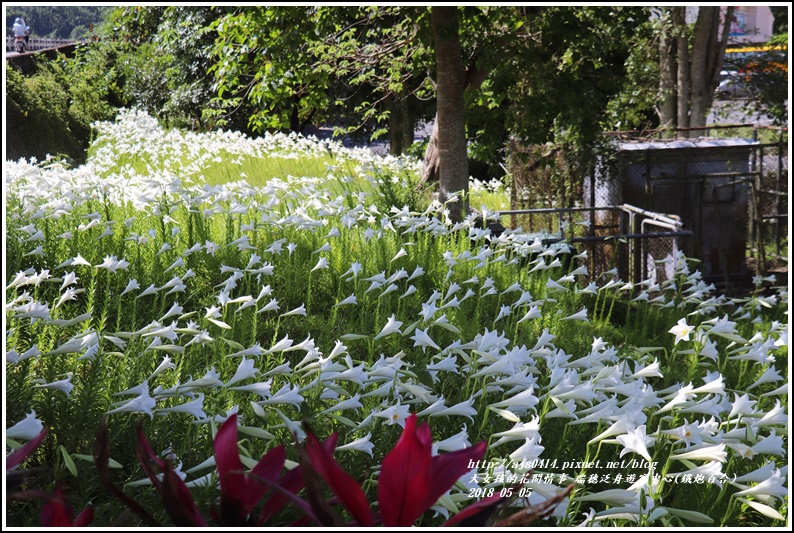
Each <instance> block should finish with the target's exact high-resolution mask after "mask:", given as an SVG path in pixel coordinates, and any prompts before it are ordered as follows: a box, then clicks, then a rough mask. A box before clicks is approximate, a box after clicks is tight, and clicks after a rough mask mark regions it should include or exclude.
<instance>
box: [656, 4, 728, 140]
mask: <svg viewBox="0 0 794 533" xmlns="http://www.w3.org/2000/svg"><path fill="white" fill-rule="evenodd" d="M686 9H687V8H686V7H685V6H675V7H670V8H663V9H662V11H661V17H662V18H661V23H662V35H661V39H660V40H659V72H660V75H659V91H660V94H661V102H660V105H659V108H658V112H659V122H660V125H661V126H662V127H663V128H697V127H702V126H705V125H706V117H707V116H708V113H709V109H710V108H711V104H712V101H713V95H714V89H715V88H716V87H717V85H719V81H720V70H721V69H722V62H723V58H724V57H725V48H726V47H727V45H728V35H729V32H730V23H731V20H732V18H733V13H734V10H735V8H734V7H728V8H727V10H726V11H725V16H724V17H721V16H720V7H719V6H701V7H700V8H698V16H697V21H696V22H695V25H694V28H690V27H689V26H688V25H687V23H686Z"/></svg>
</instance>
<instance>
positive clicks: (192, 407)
mask: <svg viewBox="0 0 794 533" xmlns="http://www.w3.org/2000/svg"><path fill="white" fill-rule="evenodd" d="M155 413H158V414H159V413H187V414H190V415H193V416H194V417H196V420H204V419H205V418H207V415H206V413H204V395H203V394H199V395H198V398H197V399H195V400H193V401H190V402H187V403H183V404H180V405H175V406H173V407H165V408H161V409H155Z"/></svg>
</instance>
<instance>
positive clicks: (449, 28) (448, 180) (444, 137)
mask: <svg viewBox="0 0 794 533" xmlns="http://www.w3.org/2000/svg"><path fill="white" fill-rule="evenodd" d="M430 18H431V21H432V25H433V39H434V43H435V50H436V69H437V73H436V101H437V104H436V109H437V111H436V126H434V129H437V130H438V157H439V186H440V187H439V201H441V202H442V203H446V202H447V201H448V200H450V199H451V198H452V197H453V196H456V195H457V196H458V198H457V201H454V202H450V203H448V204H446V205H447V207H448V209H449V217H450V219H451V220H452V221H453V222H460V221H461V220H462V219H463V218H464V217H465V216H466V215H467V214H468V208H467V203H468V198H467V197H468V188H469V163H468V159H467V152H466V123H465V104H464V98H463V91H464V70H463V57H462V51H461V46H460V36H459V35H458V8H457V7H456V6H433V7H432V8H431V11H430Z"/></svg>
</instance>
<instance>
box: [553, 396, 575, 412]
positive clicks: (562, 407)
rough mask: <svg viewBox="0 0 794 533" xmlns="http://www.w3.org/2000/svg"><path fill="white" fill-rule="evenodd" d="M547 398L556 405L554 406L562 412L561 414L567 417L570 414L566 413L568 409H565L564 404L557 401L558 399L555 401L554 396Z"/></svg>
mask: <svg viewBox="0 0 794 533" xmlns="http://www.w3.org/2000/svg"><path fill="white" fill-rule="evenodd" d="M549 398H551V401H552V402H554V405H556V406H557V409H559V410H560V411H562V412H563V413H565V414H566V415H569V414H571V413H570V412H569V411H568V408H567V407H565V404H564V403H562V402H561V401H560V400H558V399H557V398H555V397H554V396H549Z"/></svg>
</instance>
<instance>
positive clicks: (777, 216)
mask: <svg viewBox="0 0 794 533" xmlns="http://www.w3.org/2000/svg"><path fill="white" fill-rule="evenodd" d="M751 167H752V171H753V172H752V173H753V178H754V179H753V189H752V191H753V198H752V200H753V201H752V203H751V204H750V213H751V221H752V222H751V225H750V235H751V241H750V242H751V249H750V255H751V257H754V258H756V260H757V263H758V270H759V272H761V273H766V272H767V271H768V270H770V269H775V268H780V267H783V266H786V265H787V261H788V256H787V253H786V252H787V242H788V238H789V235H788V193H789V166H788V142H787V140H786V139H785V138H784V137H783V136H782V135H781V136H780V137H779V139H778V141H777V142H774V143H765V144H759V145H758V146H757V148H756V151H755V152H754V154H753V158H752V161H751Z"/></svg>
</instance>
